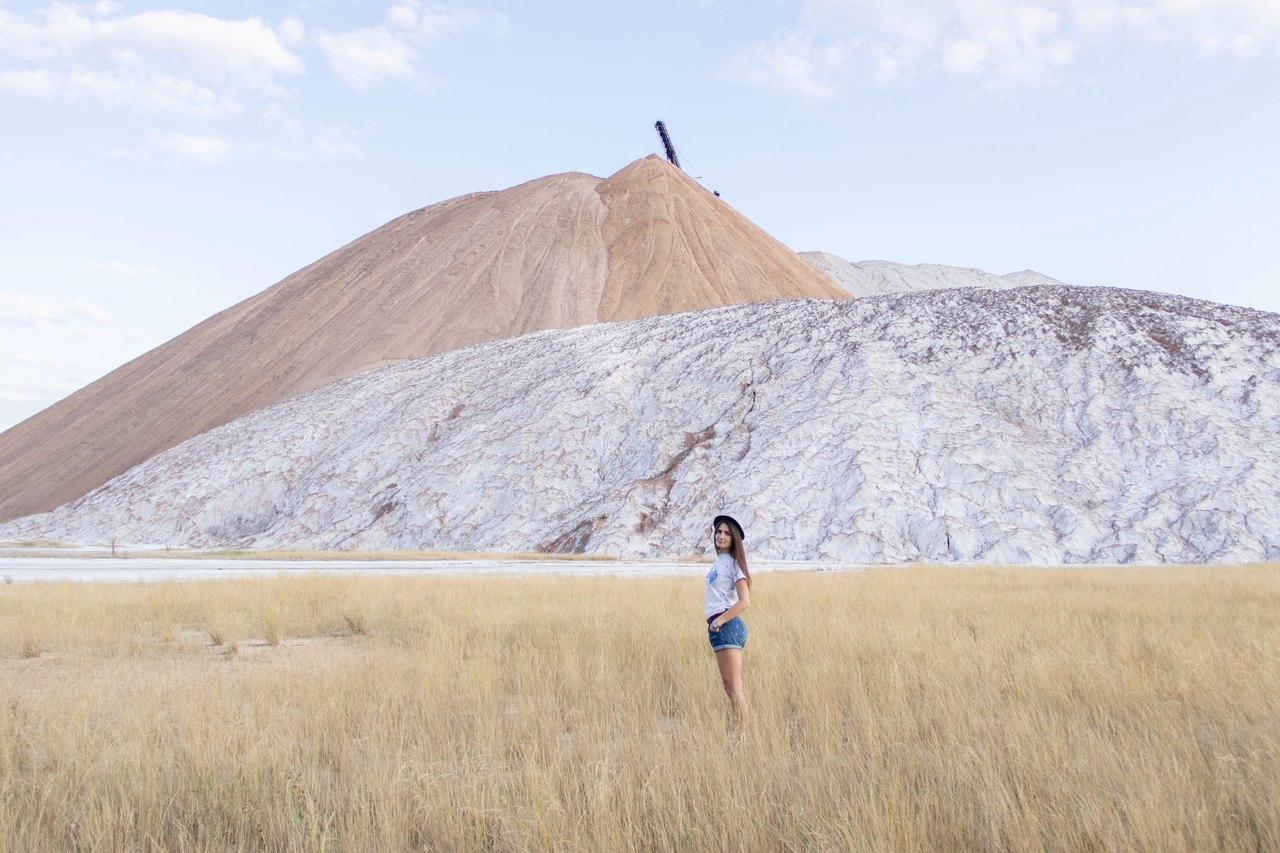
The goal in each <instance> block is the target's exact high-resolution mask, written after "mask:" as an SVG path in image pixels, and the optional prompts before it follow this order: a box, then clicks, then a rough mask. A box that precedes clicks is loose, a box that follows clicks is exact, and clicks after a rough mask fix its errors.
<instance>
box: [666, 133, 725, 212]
mask: <svg viewBox="0 0 1280 853" xmlns="http://www.w3.org/2000/svg"><path fill="white" fill-rule="evenodd" d="M653 126H654V127H655V128H656V129H657V131H658V138H659V139H661V140H662V150H663V151H665V152H666V154H667V160H668V161H669V162H670V163H671V165H672V166H675V167H676V168H677V169H679V170H680V171H682V172H683V171H684V167H683V166H681V165H680V158H679V157H677V156H676V147H675V146H674V145H672V144H671V134H669V133H667V126H666V125H665V124H663V122H662V119H658V120H657V121H655V122H654V123H653ZM694 171H697V170H696V169H695V170H694ZM690 177H692V178H693V179H694V180H695V181H697V182H698V183H702V176H701V175H690ZM711 192H712V194H713V195H714V196H715V197H716V198H720V191H719V190H712V191H711Z"/></svg>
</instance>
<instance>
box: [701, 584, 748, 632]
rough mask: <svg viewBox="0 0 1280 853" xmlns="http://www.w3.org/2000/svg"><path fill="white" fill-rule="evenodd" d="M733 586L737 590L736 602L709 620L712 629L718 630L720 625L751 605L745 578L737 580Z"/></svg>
mask: <svg viewBox="0 0 1280 853" xmlns="http://www.w3.org/2000/svg"><path fill="white" fill-rule="evenodd" d="M733 587H734V589H736V590H737V591H738V603H737V604H735V605H733V606H732V607H730V608H729V609H728V610H726V611H725V612H723V613H721V614H720V615H719V616H717V617H716V618H715V619H713V620H711V630H713V631H719V630H720V626H722V625H723V624H724V623H726V622H728V621H729V620H730V619H732V618H734V617H735V616H737V615H738V614H740V613H741V612H742V611H744V610H746V609H747V608H748V607H750V606H751V589H750V588H749V587H748V586H747V581H746V579H745V578H744V579H743V580H740V581H738V582H737V583H735V584H734V585H733Z"/></svg>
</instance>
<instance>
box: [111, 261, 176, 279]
mask: <svg viewBox="0 0 1280 853" xmlns="http://www.w3.org/2000/svg"><path fill="white" fill-rule="evenodd" d="M93 266H94V268H95V269H98V270H101V271H103V272H108V273H112V274H113V275H118V276H123V277H125V278H149V279H153V280H155V281H164V280H166V279H167V278H168V276H166V275H165V274H164V273H162V272H161V271H160V269H159V267H156V266H155V265H154V264H142V265H136V264H129V263H125V262H124V261H120V260H114V259H113V260H106V261H98V262H96V263H95V264H94V265H93Z"/></svg>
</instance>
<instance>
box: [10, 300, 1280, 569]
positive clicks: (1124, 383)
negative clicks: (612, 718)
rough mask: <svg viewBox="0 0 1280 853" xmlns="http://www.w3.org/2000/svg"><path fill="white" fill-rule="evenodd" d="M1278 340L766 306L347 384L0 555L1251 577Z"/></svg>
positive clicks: (1265, 484)
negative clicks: (533, 556)
mask: <svg viewBox="0 0 1280 853" xmlns="http://www.w3.org/2000/svg"><path fill="white" fill-rule="evenodd" d="M1278 487H1280V316H1277V315H1274V314H1267V313H1263V312H1257V311H1251V310H1247V309H1240V308H1231V307H1228V306H1223V305H1216V304H1213V303H1207V302H1201V301H1195V300H1189V299H1185V298H1181V297H1174V296H1163V295H1159V294H1152V293H1147V292H1138V291H1126V290H1112V289H1103V288H1076V287H1028V288H1019V289H1014V290H1007V291H989V290H981V289H959V290H941V291H933V292H928V293H917V294H904V295H899V296H888V297H884V296H882V297H867V298H864V299H859V300H849V301H845V302H833V301H824V300H790V301H778V302H772V303H767V304H763V305H754V306H738V307H729V308H722V309H714V310H708V311H701V312H695V313H687V314H681V315H678V316H668V317H653V318H650V319H645V320H639V321H635V322H631V323H611V324H605V325H599V326H592V327H585V328H579V329H575V330H570V331H555V332H543V333H539V334H534V335H530V336H526V337H522V338H518V339H515V340H509V341H503V342H499V343H492V344H487V345H484V346H479V347H474V348H471V349H466V350H461V351H455V352H451V353H448V354H445V355H441V356H436V357H433V358H429V359H425V360H420V361H414V362H407V363H404V364H400V365H396V366H392V367H388V368H385V369H382V370H377V371H371V372H368V373H364V374H361V375H359V376H356V377H353V378H351V379H347V380H344V381H341V382H338V383H335V384H333V385H330V386H328V387H325V388H321V389H318V390H316V391H313V392H311V393H309V394H306V395H303V396H300V397H297V398H294V399H292V400H288V401H286V402H283V403H281V404H279V405H276V406H273V407H271V408H269V409H266V410H263V411H260V412H256V413H254V414H252V415H250V416H248V417H246V418H244V419H242V420H239V421H237V422H235V423H232V424H228V425H226V426H224V427H222V428H220V429H216V430H213V431H212V432H210V433H208V434H206V435H202V436H200V437H198V438H195V439H193V440H191V441H188V442H186V443H185V444H183V445H181V446H179V447H177V448H175V449H173V450H171V451H169V452H166V453H163V454H160V455H159V456H157V457H155V458H153V459H151V460H148V461H147V462H146V463H145V464H143V465H140V466H138V467H137V468H135V469H133V470H131V471H129V472H128V473H127V474H125V475H123V476H121V477H118V478H116V479H115V480H112V481H111V482H110V483H108V484H107V485H106V486H105V487H103V488H102V489H100V490H98V491H96V492H94V493H92V494H90V495H88V496H86V497H85V498H83V499H82V500H80V501H77V502H76V503H74V504H71V505H68V506H65V507H62V508H60V509H58V510H57V511H55V512H53V513H50V514H47V515H42V516H36V517H33V518H30V519H25V520H22V521H19V522H16V523H10V524H8V525H7V526H4V527H0V538H29V537H35V536H41V537H48V538H53V539H58V540H71V541H77V542H88V541H99V542H100V541H106V540H108V539H110V538H112V537H113V536H114V537H116V538H119V539H121V540H122V541H138V542H153V543H171V544H174V545H178V544H185V545H212V544H237V545H252V546H290V547H344V548H345V547H360V548H403V547H421V548H444V549H451V550H477V549H511V550H523V549H528V548H531V547H537V548H541V549H544V550H550V551H587V552H606V553H613V554H619V555H658V554H681V553H689V552H691V551H697V550H702V549H705V547H706V536H707V524H708V519H709V518H710V517H711V516H712V515H713V514H714V513H715V512H717V511H720V510H728V511H731V512H733V513H734V514H735V515H737V517H738V518H740V519H741V520H742V521H743V522H744V523H745V524H746V526H747V529H748V532H749V537H750V539H749V541H750V544H751V546H752V548H753V551H754V552H755V553H757V554H760V555H762V556H769V557H777V558H823V557H829V558H838V559H842V560H854V561H868V562H880V561H900V560H958V561H969V560H974V561H977V560H982V561H1003V562H1019V563H1022V562H1033V563H1061V562H1101V563H1123V562H1130V561H1142V562H1147V561H1244V560H1261V559H1276V558H1277V557H1280V502H1278V501H1276V499H1275V496H1276V494H1277V488H1278Z"/></svg>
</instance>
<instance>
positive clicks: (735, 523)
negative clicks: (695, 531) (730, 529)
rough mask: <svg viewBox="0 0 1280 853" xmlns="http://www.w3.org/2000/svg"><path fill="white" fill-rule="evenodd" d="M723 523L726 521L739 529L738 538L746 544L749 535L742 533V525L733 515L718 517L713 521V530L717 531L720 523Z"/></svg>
mask: <svg viewBox="0 0 1280 853" xmlns="http://www.w3.org/2000/svg"><path fill="white" fill-rule="evenodd" d="M722 521H726V522H728V523H729V524H732V525H733V526H734V527H735V528H737V530H738V538H739V539H741V540H743V541H744V542H745V541H746V538H747V534H745V533H743V532H742V525H741V524H739V523H738V519H736V518H734V517H733V516H732V515H717V516H716V517H715V518H713V519H711V529H712V530H715V529H716V526H717V525H719V524H720V522H722Z"/></svg>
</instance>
